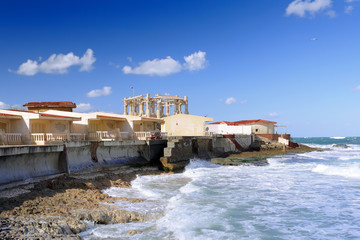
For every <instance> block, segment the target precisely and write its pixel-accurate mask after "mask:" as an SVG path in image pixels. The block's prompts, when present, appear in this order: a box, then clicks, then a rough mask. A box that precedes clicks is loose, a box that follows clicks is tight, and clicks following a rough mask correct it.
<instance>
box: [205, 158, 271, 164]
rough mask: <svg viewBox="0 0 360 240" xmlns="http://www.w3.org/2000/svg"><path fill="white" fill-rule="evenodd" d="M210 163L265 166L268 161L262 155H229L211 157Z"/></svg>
mask: <svg viewBox="0 0 360 240" xmlns="http://www.w3.org/2000/svg"><path fill="white" fill-rule="evenodd" d="M211 163H213V164H219V165H232V166H239V165H246V166H249V165H253V166H265V165H268V164H269V163H268V162H267V161H266V158H263V157H251V158H239V157H229V158H212V159H211Z"/></svg>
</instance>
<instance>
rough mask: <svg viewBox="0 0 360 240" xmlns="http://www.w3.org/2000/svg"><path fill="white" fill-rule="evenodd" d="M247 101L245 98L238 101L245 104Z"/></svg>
mask: <svg viewBox="0 0 360 240" xmlns="http://www.w3.org/2000/svg"><path fill="white" fill-rule="evenodd" d="M247 102H248V100H246V99H245V100H241V101H240V104H246V103H247Z"/></svg>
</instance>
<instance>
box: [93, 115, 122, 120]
mask: <svg viewBox="0 0 360 240" xmlns="http://www.w3.org/2000/svg"><path fill="white" fill-rule="evenodd" d="M96 119H99V120H115V121H126V118H121V117H113V116H106V115H96Z"/></svg>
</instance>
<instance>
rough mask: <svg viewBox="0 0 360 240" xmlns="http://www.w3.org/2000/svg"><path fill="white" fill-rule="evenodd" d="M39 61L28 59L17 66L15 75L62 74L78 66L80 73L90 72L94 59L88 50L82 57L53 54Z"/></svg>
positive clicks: (72, 54)
mask: <svg viewBox="0 0 360 240" xmlns="http://www.w3.org/2000/svg"><path fill="white" fill-rule="evenodd" d="M40 61H41V60H39V62H38V61H36V60H31V59H28V60H27V61H26V62H24V63H23V64H21V65H20V66H19V68H18V70H17V71H16V73H17V74H20V75H26V76H33V75H35V74H37V73H52V74H64V73H67V72H68V69H69V68H70V67H72V66H80V69H79V71H80V72H81V71H90V70H91V69H92V64H93V63H94V62H95V61H96V58H95V57H94V51H93V50H91V49H88V50H86V52H85V54H84V55H83V56H82V57H78V56H75V55H74V53H72V52H70V53H68V54H66V55H64V54H58V55H56V54H53V55H51V56H50V57H49V58H48V59H47V60H45V61H43V62H41V63H40ZM10 71H11V70H10Z"/></svg>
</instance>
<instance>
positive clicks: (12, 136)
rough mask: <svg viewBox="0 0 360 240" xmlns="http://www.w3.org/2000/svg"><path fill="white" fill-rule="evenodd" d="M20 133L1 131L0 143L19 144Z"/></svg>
mask: <svg viewBox="0 0 360 240" xmlns="http://www.w3.org/2000/svg"><path fill="white" fill-rule="evenodd" d="M21 136H22V134H21V133H1V134H0V144H4V145H16V144H21V143H22V141H21Z"/></svg>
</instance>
